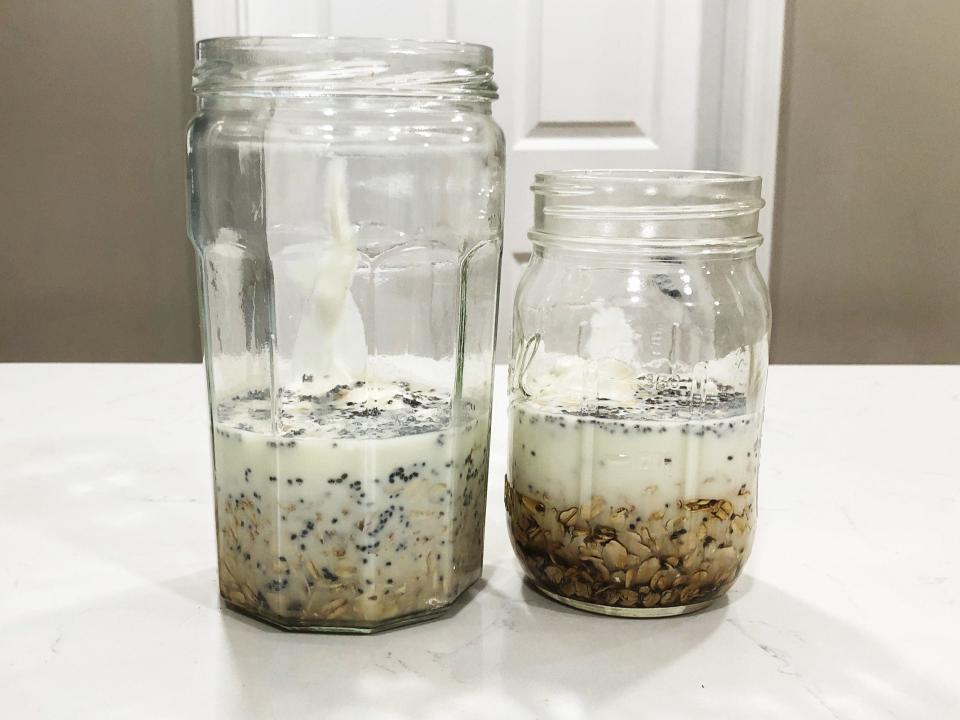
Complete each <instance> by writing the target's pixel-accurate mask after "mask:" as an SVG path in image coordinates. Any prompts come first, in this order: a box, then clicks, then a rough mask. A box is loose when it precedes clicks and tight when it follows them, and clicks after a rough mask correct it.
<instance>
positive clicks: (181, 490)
mask: <svg viewBox="0 0 960 720" xmlns="http://www.w3.org/2000/svg"><path fill="white" fill-rule="evenodd" d="M498 379H499V380H500V381H501V385H500V387H501V392H499V393H498V404H497V406H496V407H495V409H494V425H493V449H492V461H491V471H490V477H491V487H490V492H489V498H490V503H489V508H488V523H487V542H486V554H485V563H484V572H483V579H482V580H481V581H480V582H479V583H477V585H476V586H475V587H474V589H472V590H471V591H470V592H469V593H468V596H467V598H466V601H465V602H461V603H459V604H458V606H457V607H456V610H455V612H453V613H451V614H449V615H448V616H446V617H444V618H443V619H441V620H438V621H435V622H432V623H427V624H423V625H419V626H414V627H410V628H405V629H401V630H396V631H391V632H387V633H383V634H379V635H373V636H369V637H348V636H330V635H306V634H292V633H285V632H281V631H278V630H274V629H272V628H270V627H267V626H265V625H261V624H258V623H256V622H254V621H251V620H248V619H246V618H244V617H241V616H239V615H237V614H235V613H233V612H231V611H228V610H225V609H223V608H222V607H221V605H220V602H219V600H218V596H217V583H216V567H215V550H214V528H213V510H212V484H211V480H210V450H209V445H208V443H209V433H208V429H207V416H206V410H205V398H204V379H203V373H202V370H201V368H200V367H199V366H189V365H139V366H138V365H0V398H2V399H0V450H2V457H3V458H5V460H4V461H3V465H2V469H0V508H2V519H0V547H2V548H3V549H2V551H0V587H2V590H3V592H2V593H0V715H2V716H3V717H8V718H18V719H19V718H97V719H98V720H101V719H105V718H134V717H135V718H154V717H155V718H178V719H184V718H204V720H213V719H214V718H231V719H233V718H278V719H281V718H282V719H284V720H286V719H288V718H302V717H319V718H324V720H335V719H339V718H344V719H346V718H349V719H351V720H355V719H356V718H358V717H361V718H363V719H364V720H376V719H380V718H383V719H384V720H386V719H388V718H389V719H406V718H410V719H416V720H432V719H434V718H465V719H466V718H510V719H511V720H512V719H514V718H517V719H525V718H548V719H556V720H577V719H579V718H594V717H598V718H613V717H627V716H629V717H637V718H647V717H657V718H693V717H698V718H711V719H720V718H731V719H737V720H742V719H743V718H773V717H776V718H780V719H783V718H804V719H806V720H809V719H815V718H878V717H891V718H925V719H930V718H947V717H960V685H958V683H957V680H956V667H957V666H956V665H955V664H954V663H956V662H957V657H958V650H960V605H958V597H960V532H958V526H960V502H958V500H960V463H958V461H957V457H958V456H957V453H958V450H960V420H958V418H960V366H939V367H938V366H933V367H916V366H912V367H909V366H903V367H866V366H845V367H825V366H806V367H798V366H778V367H773V368H771V371H770V382H769V393H768V402H767V419H766V424H765V428H764V440H763V456H762V461H761V469H760V492H759V511H760V520H759V531H758V537H757V542H756V548H755V551H754V554H753V556H752V557H751V559H750V561H749V563H748V564H747V567H746V570H745V573H744V576H743V577H742V578H741V579H740V581H739V582H738V583H737V585H736V586H735V587H734V589H733V590H732V591H731V592H730V594H729V596H728V597H727V598H726V599H724V600H723V601H721V602H719V603H717V604H715V605H714V606H713V607H711V608H710V609H708V610H706V611H704V612H701V613H699V614H697V615H692V616H688V617H681V618H669V619H658V620H627V619H615V618H606V617H601V616H595V615H590V614H586V613H581V612H578V611H575V610H571V609H568V608H566V607H563V606H560V605H558V604H555V603H553V602H550V601H548V600H546V599H544V598H543V597H541V596H540V595H538V594H536V593H535V592H533V591H532V590H530V589H529V588H528V587H526V586H525V585H524V584H523V582H522V581H521V576H520V572H519V569H518V566H517V564H516V562H515V561H514V558H513V554H512V551H511V549H510V546H509V543H508V541H507V536H506V528H505V522H504V515H503V508H502V501H501V497H502V494H501V491H502V487H501V484H502V482H503V474H504V467H505V463H506V449H505V427H504V415H505V409H504V400H503V398H502V387H503V384H502V380H503V374H502V369H498Z"/></svg>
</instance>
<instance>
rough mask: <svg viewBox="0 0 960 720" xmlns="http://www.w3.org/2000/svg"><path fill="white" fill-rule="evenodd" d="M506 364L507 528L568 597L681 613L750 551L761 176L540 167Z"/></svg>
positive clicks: (758, 373) (761, 338) (758, 402)
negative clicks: (510, 353)
mask: <svg viewBox="0 0 960 720" xmlns="http://www.w3.org/2000/svg"><path fill="white" fill-rule="evenodd" d="M533 190H534V193H535V194H536V206H535V207H536V218H535V226H534V229H533V230H532V231H531V233H530V238H531V240H532V241H533V249H534V252H533V257H532V259H531V262H530V264H529V266H528V268H527V270H526V272H525V274H524V276H523V278H522V280H521V283H520V285H519V289H518V291H517V295H516V303H515V308H514V318H513V347H512V350H513V356H512V361H511V367H510V406H509V407H510V411H509V412H510V458H509V474H508V476H507V483H506V487H505V502H506V508H507V513H508V516H509V525H510V535H511V540H512V542H513V546H514V549H515V551H516V553H517V556H518V557H519V559H520V562H521V564H522V566H523V569H524V571H525V573H526V575H527V577H528V578H529V580H530V581H532V583H533V584H534V585H535V586H536V587H537V588H538V589H539V590H541V591H542V592H543V593H545V594H547V595H548V596H550V597H552V598H554V599H556V600H559V601H560V602H563V603H566V604H568V605H571V606H574V607H577V608H580V609H584V610H590V611H594V612H600V613H605V614H609V615H621V616H631V617H643V616H657V615H675V614H680V613H685V612H691V611H694V610H697V609H700V608H702V607H705V606H706V605H707V604H709V603H710V602H711V601H713V600H715V599H716V598H718V597H719V596H721V595H723V594H724V593H725V592H726V591H727V589H728V588H729V587H730V586H731V584H732V583H733V582H734V580H735V579H736V578H737V576H738V574H739V573H740V571H741V569H742V567H743V564H744V563H745V562H746V560H747V557H748V556H749V554H750V549H751V545H752V542H753V535H754V528H755V526H756V515H757V506H756V497H757V468H758V462H759V452H760V426H761V421H762V416H763V397H764V387H765V381H766V370H767V345H768V338H769V332H770V306H769V301H768V298H767V290H766V286H765V284H764V281H763V279H762V277H761V275H760V273H759V271H758V269H757V265H756V257H755V255H756V249H757V247H758V246H759V245H760V242H761V238H760V236H759V235H758V234H757V214H758V212H759V210H760V208H761V206H762V201H761V200H760V179H759V178H752V177H743V176H738V175H731V174H724V173H705V172H668V171H629V170H627V171H622V170H610V171H565V172H553V173H544V174H541V175H538V176H537V179H536V184H535V185H534V186H533Z"/></svg>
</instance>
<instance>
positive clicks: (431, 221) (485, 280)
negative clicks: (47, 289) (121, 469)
mask: <svg viewBox="0 0 960 720" xmlns="http://www.w3.org/2000/svg"><path fill="white" fill-rule="evenodd" d="M194 90H195V92H196V94H197V97H198V105H199V112H198V114H197V116H196V117H195V118H194V120H193V122H192V124H191V126H190V128H189V133H188V138H187V152H188V192H189V205H190V214H189V228H188V231H189V236H190V239H191V241H192V242H193V244H194V246H195V248H196V252H197V267H198V271H199V285H200V295H201V303H202V328H203V338H204V354H205V361H206V368H207V378H208V385H209V399H210V410H211V418H212V427H213V433H212V434H213V455H214V486H215V500H216V522H217V547H218V556H219V573H220V591H221V594H222V596H223V598H224V600H225V601H226V603H227V604H228V605H229V606H231V607H233V608H235V609H237V610H240V611H242V612H246V613H249V614H252V615H254V616H256V617H258V618H261V619H264V620H267V621H270V622H273V623H276V624H279V625H281V626H284V627H289V628H304V629H310V630H330V631H342V632H370V631H374V630H379V629H383V628H386V627H390V626H394V625H398V624H403V623H407V622H411V621H415V620H419V619H423V618H427V617H430V616H432V615H434V614H435V613H437V612H438V611H442V610H443V609H444V608H445V607H446V606H448V605H450V603H452V602H453V601H454V600H455V599H456V598H457V597H458V596H459V595H460V594H461V593H463V592H464V591H465V590H466V589H467V588H468V587H469V586H470V585H471V584H472V583H473V582H474V581H475V580H476V579H477V578H478V577H479V576H480V570H481V565H482V562H481V561H482V551H483V524H484V507H485V496H486V481H487V459H488V454H489V453H488V443H489V433H490V401H491V385H492V367H493V365H492V363H493V347H494V333H495V324H496V307H497V295H498V290H499V265H500V255H501V248H502V212H503V207H502V206H503V157H504V145H503V136H502V133H501V131H500V129H499V128H498V127H497V125H496V124H495V123H494V121H493V119H492V117H491V115H490V103H491V101H492V100H493V99H494V98H495V97H496V86H495V84H494V83H493V79H492V53H491V51H490V49H489V48H486V47H482V46H479V45H466V44H461V43H450V42H436V43H431V42H418V41H404V40H400V41H397V40H364V39H332V38H303V37H300V38H220V39H212V40H204V41H202V42H200V43H199V45H198V50H197V64H196V70H195V76H194Z"/></svg>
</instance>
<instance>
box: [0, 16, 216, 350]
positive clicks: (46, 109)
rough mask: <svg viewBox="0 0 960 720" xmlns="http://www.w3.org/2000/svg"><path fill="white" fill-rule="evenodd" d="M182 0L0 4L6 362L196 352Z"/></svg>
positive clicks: (188, 33)
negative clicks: (186, 176)
mask: <svg viewBox="0 0 960 720" xmlns="http://www.w3.org/2000/svg"><path fill="white" fill-rule="evenodd" d="M191 44H192V27H191V12H190V1H189V0H123V2H118V1H117V0H83V2H77V0H2V2H0V158H2V161H0V218H2V224H0V360H2V361H18V360H24V361H26V360H47V361H54V360H57V361H59V360H64V361H80V360H85V361H100V360H111V361H118V360H125V361H139V360H150V361H175V360H196V359H199V357H200V350H199V334H198V331H197V310H196V306H197V301H196V297H195V295H196V291H195V280H194V271H193V258H192V251H191V250H190V247H189V244H188V242H187V240H186V237H185V232H184V190H183V186H184V180H183V178H184V169H183V152H184V151H183V136H184V127H185V125H186V122H187V120H188V118H189V116H190V114H191V112H192V100H191V97H190V89H189V88H190V68H191V65H192V50H191Z"/></svg>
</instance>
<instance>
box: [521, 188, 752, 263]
mask: <svg viewBox="0 0 960 720" xmlns="http://www.w3.org/2000/svg"><path fill="white" fill-rule="evenodd" d="M760 185H761V179H760V178H759V177H757V176H752V175H740V174H737V173H730V172H717V171H708V170H619V169H602V170H554V171H549V172H542V173H537V175H536V176H535V180H534V184H533V185H532V186H531V190H533V193H534V199H535V211H534V212H535V214H534V227H533V229H532V230H531V233H530V237H531V239H533V240H534V241H538V240H539V241H548V240H549V239H550V236H557V237H563V238H565V239H567V240H572V239H581V240H583V241H589V240H591V239H593V240H595V241H598V240H607V241H620V242H629V243H633V244H644V245H655V244H662V243H670V244H673V245H677V244H683V243H684V242H688V243H702V241H712V242H714V244H723V243H724V242H730V241H736V240H752V244H753V246H754V247H755V246H756V245H759V242H760V240H759V236H757V220H758V214H759V212H760V209H761V208H762V207H763V205H764V203H763V200H762V199H761V197H760ZM737 244H739V245H744V244H751V243H743V242H740V243H737Z"/></svg>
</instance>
